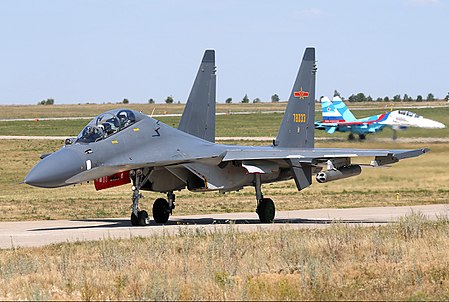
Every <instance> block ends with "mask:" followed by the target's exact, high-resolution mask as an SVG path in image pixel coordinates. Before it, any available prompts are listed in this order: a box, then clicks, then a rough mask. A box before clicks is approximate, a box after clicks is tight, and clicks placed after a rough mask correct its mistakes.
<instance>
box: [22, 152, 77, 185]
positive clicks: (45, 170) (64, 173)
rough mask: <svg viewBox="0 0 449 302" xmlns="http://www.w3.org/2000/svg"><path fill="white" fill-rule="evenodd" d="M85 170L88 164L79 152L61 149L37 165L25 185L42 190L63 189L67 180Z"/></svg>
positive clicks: (26, 178)
mask: <svg viewBox="0 0 449 302" xmlns="http://www.w3.org/2000/svg"><path fill="white" fill-rule="evenodd" d="M85 170H86V163H85V161H84V160H83V159H82V158H81V156H80V155H79V154H78V153H77V152H75V151H73V150H68V149H61V150H59V151H56V152H55V153H52V154H51V155H49V156H47V157H45V158H44V159H43V160H41V161H40V162H39V163H37V165H35V166H34V167H33V169H31V171H30V172H29V173H28V175H27V176H26V177H25V183H26V184H29V185H31V186H35V187H41V188H56V187H62V186H66V185H67V184H66V183H65V181H66V180H67V179H69V178H70V177H72V176H74V175H76V174H78V173H80V172H82V171H85Z"/></svg>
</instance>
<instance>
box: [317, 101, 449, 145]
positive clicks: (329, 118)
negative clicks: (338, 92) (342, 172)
mask: <svg viewBox="0 0 449 302" xmlns="http://www.w3.org/2000/svg"><path fill="white" fill-rule="evenodd" d="M321 111H322V116H323V120H322V121H316V122H315V128H316V129H318V130H325V131H326V132H327V133H331V134H332V133H334V132H335V131H339V132H350V134H349V140H353V139H354V134H358V135H359V138H360V139H361V140H362V139H365V138H366V135H367V134H370V133H376V132H379V131H382V129H383V128H384V127H385V126H389V127H390V128H391V129H393V131H394V134H393V138H394V139H395V138H396V130H404V129H407V128H409V127H418V128H428V129H441V128H445V127H446V126H445V125H444V124H442V123H440V122H437V121H434V120H431V119H427V118H424V117H422V116H420V115H417V114H416V113H413V112H410V111H405V110H394V111H391V112H387V113H383V114H379V115H373V116H369V117H365V118H362V119H357V118H356V117H355V116H354V115H353V114H352V112H351V111H350V110H349V109H348V107H347V106H346V104H345V103H344V102H343V101H342V99H341V98H339V97H334V98H333V100H332V101H330V100H329V98H328V97H323V98H322V99H321Z"/></svg>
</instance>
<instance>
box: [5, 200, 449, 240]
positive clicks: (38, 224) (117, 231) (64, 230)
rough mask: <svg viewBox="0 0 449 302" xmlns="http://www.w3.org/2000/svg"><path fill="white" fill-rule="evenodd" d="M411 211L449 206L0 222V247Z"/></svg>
mask: <svg viewBox="0 0 449 302" xmlns="http://www.w3.org/2000/svg"><path fill="white" fill-rule="evenodd" d="M412 212H415V213H417V212H420V213H422V214H423V215H425V216H427V217H428V218H429V219H436V218H438V217H449V204H443V205H424V206H409V207H377V208H352V209H313V210H298V211H280V212H277V213H276V219H275V222H274V223H272V224H260V223H259V219H258V217H257V214H256V213H226V214H205V215H190V216H174V217H170V221H169V222H168V223H167V224H166V225H157V224H155V223H154V222H153V221H152V222H151V224H150V225H149V226H145V227H132V226H131V225H130V221H129V218H110V219H84V220H45V221H23V222H0V248H2V249H8V248H15V247H33V246H43V245H48V244H52V243H61V242H74V241H84V240H101V239H104V238H130V237H136V236H152V235H160V234H162V233H164V232H165V233H168V234H178V233H179V232H180V230H194V229H198V228H200V229H202V230H206V231H213V230H216V229H219V230H223V229H226V228H227V227H229V225H230V224H233V225H234V227H235V228H237V229H238V230H240V231H248V232H249V231H254V230H272V229H279V228H282V227H288V228H294V229H299V228H323V227H327V226H329V225H330V224H331V223H332V222H335V221H339V222H342V223H345V224H348V225H351V226H375V225H381V224H386V223H389V222H392V221H396V220H397V219H399V218H400V217H403V216H405V215H408V214H410V213H412Z"/></svg>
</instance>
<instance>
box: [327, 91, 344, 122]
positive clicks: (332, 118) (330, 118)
mask: <svg viewBox="0 0 449 302" xmlns="http://www.w3.org/2000/svg"><path fill="white" fill-rule="evenodd" d="M321 113H322V115H323V122H324V123H338V122H344V121H345V120H344V119H343V116H342V115H341V114H340V112H338V110H337V109H336V108H335V106H334V104H333V103H332V102H331V101H330V100H329V98H328V97H327V96H325V97H322V98H321Z"/></svg>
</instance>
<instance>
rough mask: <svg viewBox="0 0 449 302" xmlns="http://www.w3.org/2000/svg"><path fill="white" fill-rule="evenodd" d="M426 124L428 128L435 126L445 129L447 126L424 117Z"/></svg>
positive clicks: (435, 127)
mask: <svg viewBox="0 0 449 302" xmlns="http://www.w3.org/2000/svg"><path fill="white" fill-rule="evenodd" d="M424 125H425V127H426V128H433V129H443V128H446V125H444V124H443V123H440V122H437V121H434V120H430V119H424Z"/></svg>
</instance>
